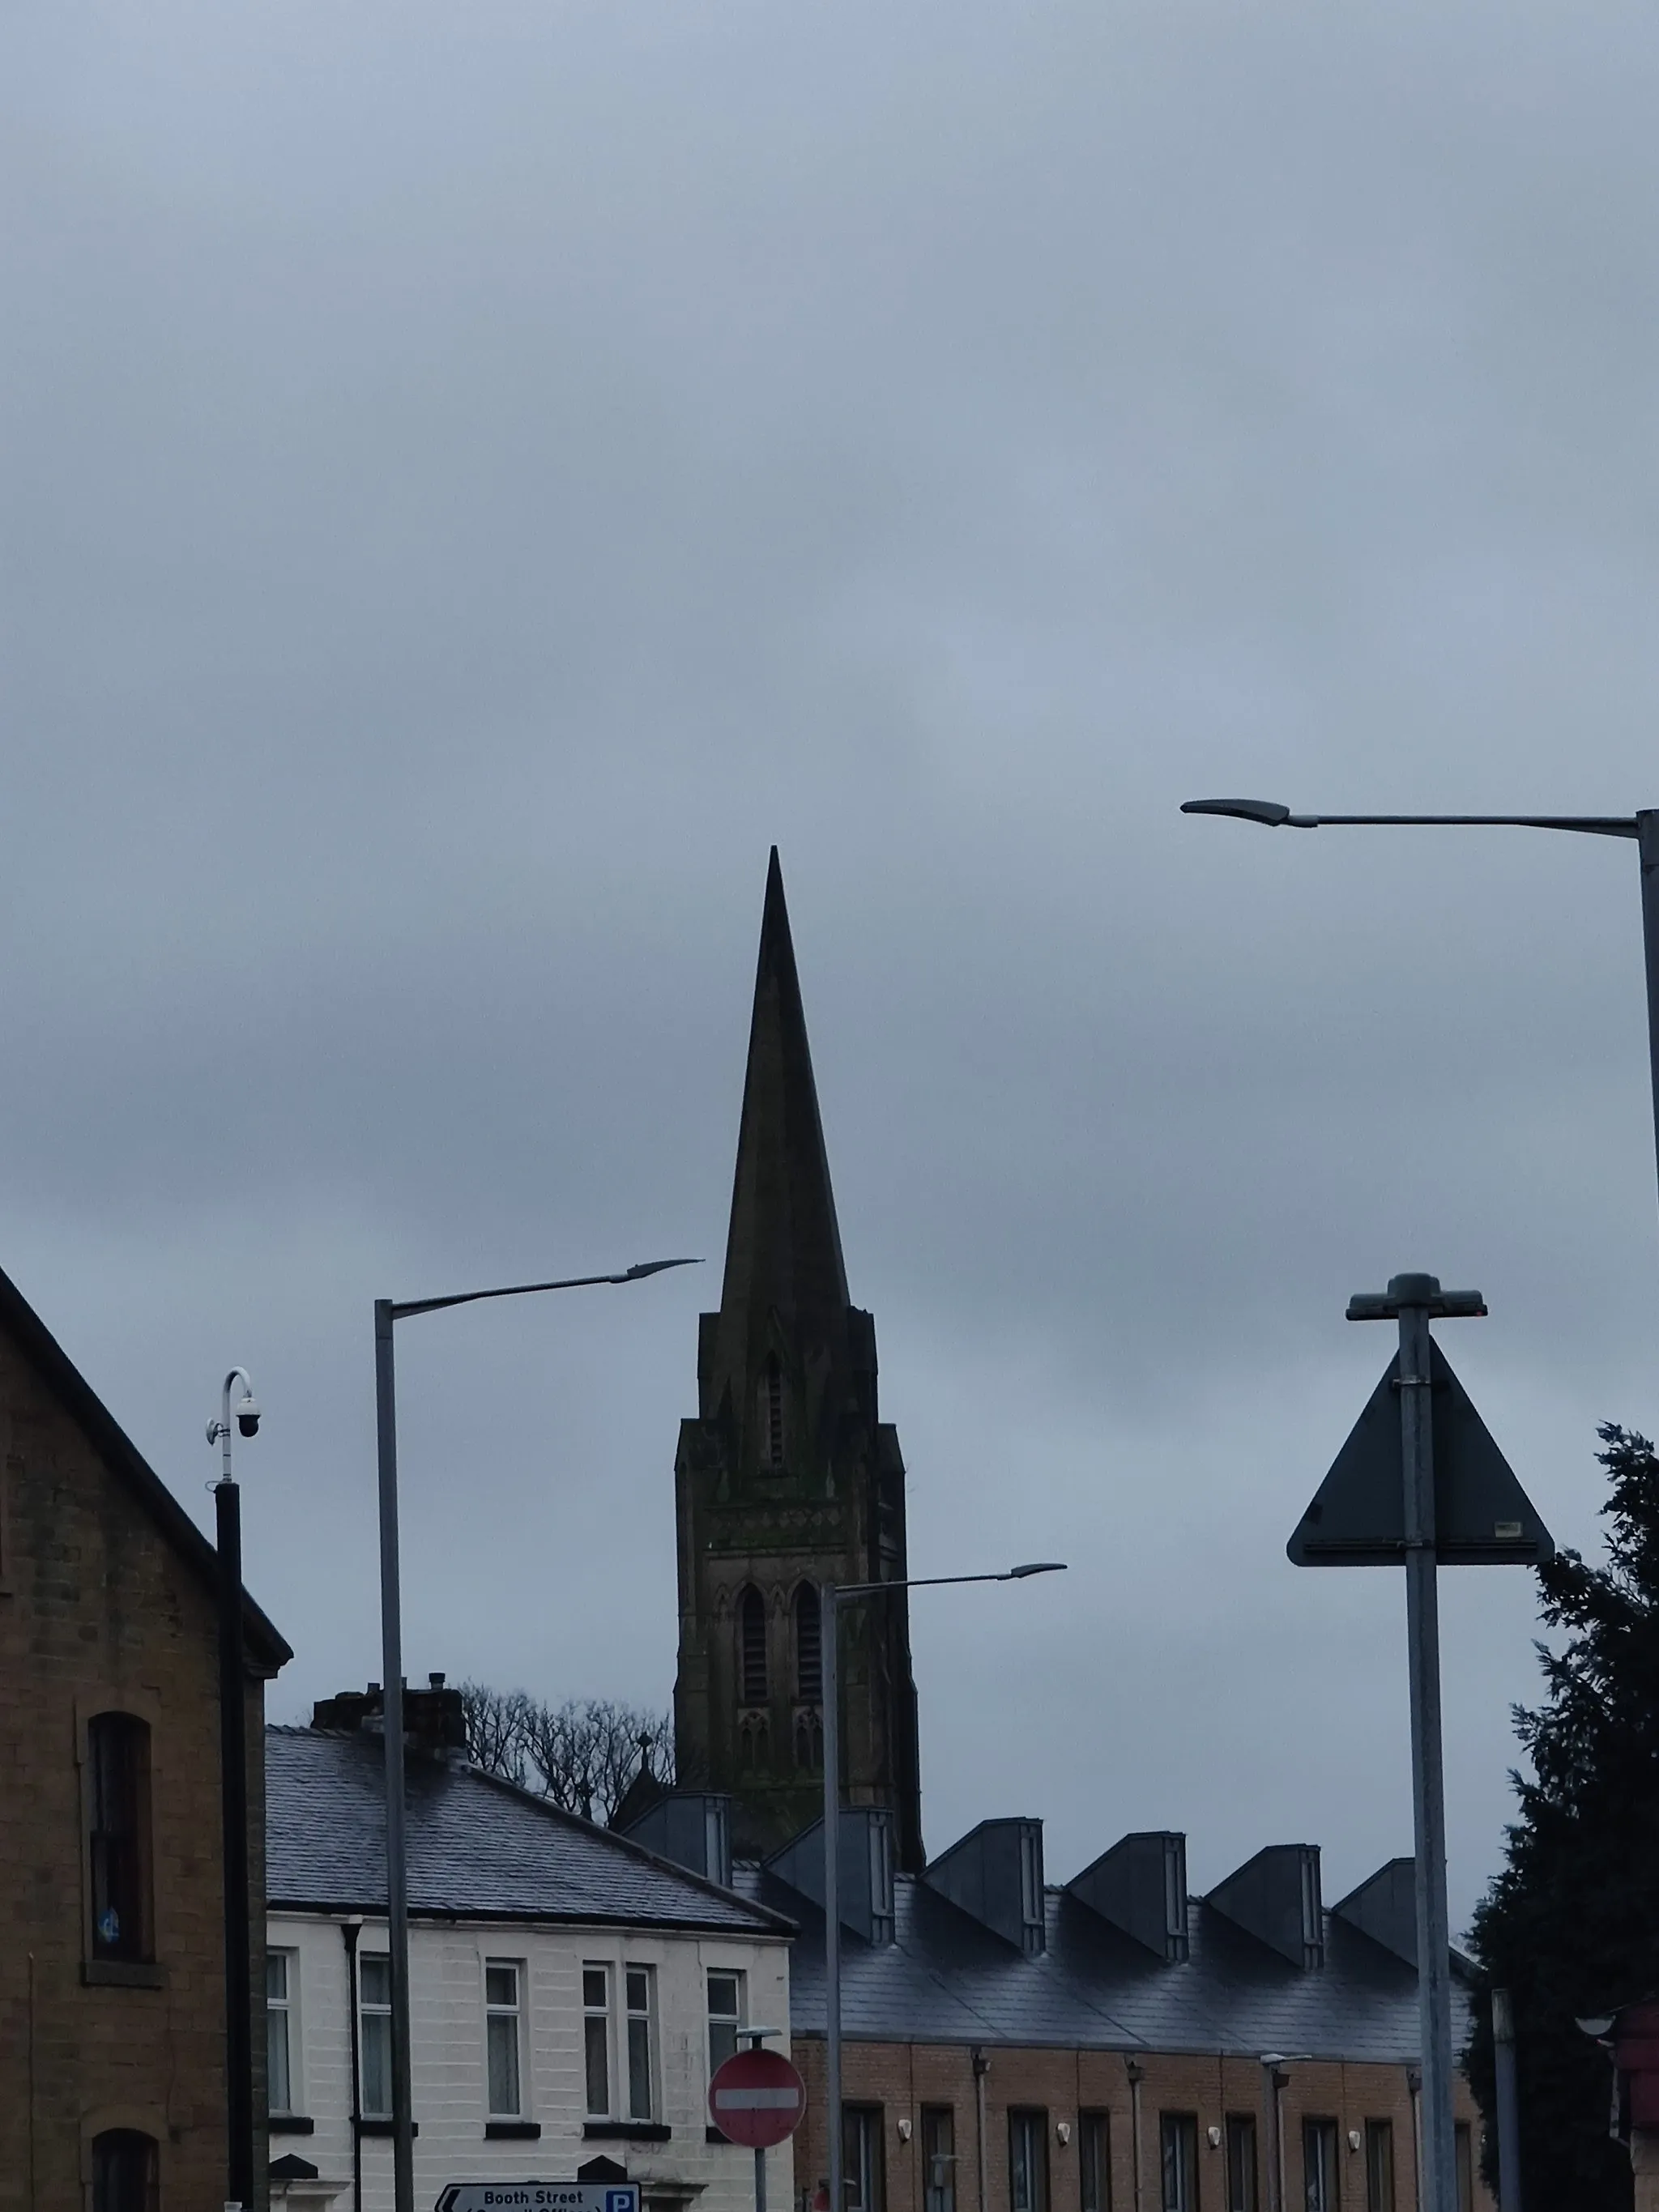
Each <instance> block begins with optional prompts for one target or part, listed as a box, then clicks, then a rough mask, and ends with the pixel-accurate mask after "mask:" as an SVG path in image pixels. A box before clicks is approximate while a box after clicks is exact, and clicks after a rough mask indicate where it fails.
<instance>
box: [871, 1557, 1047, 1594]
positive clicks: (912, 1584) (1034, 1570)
mask: <svg viewBox="0 0 1659 2212" xmlns="http://www.w3.org/2000/svg"><path fill="white" fill-rule="evenodd" d="M1065 1571H1066V1562H1065V1560H1064V1559H1034V1560H1032V1561H1031V1562H1030V1564H1029V1565H1025V1566H1023V1567H1005V1568H1004V1569H1003V1571H1002V1572H1001V1573H1000V1574H995V1575H918V1576H917V1577H915V1579H914V1580H912V1581H908V1582H902V1583H840V1584H838V1585H837V1586H836V1587H835V1588H833V1589H831V1590H830V1592H829V1595H830V1596H831V1597H832V1598H834V1600H835V1601H836V1604H837V1605H842V1604H844V1603H845V1602H846V1601H847V1600H848V1599H849V1598H855V1597H878V1596H880V1595H882V1594H883V1593H884V1592H885V1591H887V1590H913V1589H944V1588H945V1585H946V1584H947V1583H1023V1582H1024V1580H1025V1578H1026V1577H1027V1576H1028V1575H1063V1574H1064V1573H1065Z"/></svg>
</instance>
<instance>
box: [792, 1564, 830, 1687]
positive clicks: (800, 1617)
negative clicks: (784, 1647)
mask: <svg viewBox="0 0 1659 2212" xmlns="http://www.w3.org/2000/svg"><path fill="white" fill-rule="evenodd" d="M794 1613H795V1697H796V1700H797V1702H798V1703H799V1704H801V1705H818V1704H820V1703H821V1702H822V1700H823V1623H822V1620H821V1619H820V1616H819V1613H818V1593H817V1584H816V1583H799V1584H798V1585H797V1587H796V1590H795V1604H794Z"/></svg>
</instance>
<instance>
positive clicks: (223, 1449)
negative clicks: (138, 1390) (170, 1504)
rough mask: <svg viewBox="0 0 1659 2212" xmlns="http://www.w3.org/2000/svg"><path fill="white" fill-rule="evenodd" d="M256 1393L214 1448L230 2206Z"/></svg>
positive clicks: (245, 1991)
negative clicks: (233, 1461) (247, 1548)
mask: <svg viewBox="0 0 1659 2212" xmlns="http://www.w3.org/2000/svg"><path fill="white" fill-rule="evenodd" d="M239 1382H240V1384H241V1385H242V1388H243V1389H244V1390H245V1391H246V1394H247V1395H246V1401H245V1402H246V1404H248V1405H250V1406H251V1405H252V1402H253V1386H252V1383H250V1382H249V1381H248V1379H247V1376H246V1374H245V1373H244V1372H243V1370H241V1369H240V1367H233V1368H232V1369H231V1370H230V1372H229V1374H228V1375H227V1376H226V1377H225V1387H224V1393H223V1401H222V1406H221V1408H220V1417H219V1419H218V1420H217V1421H210V1423H209V1424H208V1442H209V1443H217V1444H218V1445H219V1447H220V1453H221V1458H220V1467H221V1473H220V1476H219V1480H218V1481H217V1482H216V1483H215V1484H214V1486H213V1504H214V1518H215V1522H216V1533H217V1536H218V1546H219V1778H220V1779H219V1797H220V1810H221V1814H222V1821H223V1832H224V1877H225V1897H224V1904H225V2124H226V2160H225V2202H226V2205H227V2207H231V2206H237V2207H250V2208H251V2207H252V2203H253V1992H252V1972H251V1963H250V1954H251V1950H252V1939H251V1933H250V1928H249V1900H248V1867H247V1682H246V1664H245V1661H244V1656H243V1648H242V1504H241V1494H240V1492H239V1491H238V1489H237V1487H236V1484H235V1481H234V1479H233V1477H232V1474H231V1467H230V1438H231V1413H230V1388H231V1385H232V1383H239Z"/></svg>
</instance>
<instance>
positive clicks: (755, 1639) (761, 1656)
mask: <svg viewBox="0 0 1659 2212" xmlns="http://www.w3.org/2000/svg"><path fill="white" fill-rule="evenodd" d="M738 1675H739V1678H740V1681H741V1686H742V1692H743V1703H744V1705H764V1704H765V1703H766V1601H765V1599H764V1598H763V1596H762V1595H761V1594H760V1592H759V1591H758V1590H757V1589H755V1588H754V1587H753V1585H752V1584H751V1585H750V1588H749V1589H745V1590H744V1594H743V1595H742V1596H741V1597H740V1598H739V1599H738Z"/></svg>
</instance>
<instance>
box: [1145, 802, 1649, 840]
mask: <svg viewBox="0 0 1659 2212" xmlns="http://www.w3.org/2000/svg"><path fill="white" fill-rule="evenodd" d="M1181 811H1182V813H1183V814H1225V815H1228V816H1230V817H1231V818H1232V819H1233V820H1235V821H1238V822H1259V823H1261V824H1262V826H1263V828H1264V829H1322V828H1325V827H1329V828H1332V829H1350V828H1355V827H1359V828H1374V829H1398V828H1401V827H1413V828H1423V829H1577V830H1580V831H1582V832H1583V833H1584V834H1585V835H1586V836H1591V837H1637V836H1640V835H1641V830H1640V828H1639V825H1638V823H1637V820H1636V817H1635V816H1634V815H1633V814H1292V813H1291V810H1290V808H1289V807H1288V806H1282V805H1280V804H1279V801H1278V800H1277V799H1186V800H1184V801H1183V802H1182V809H1181Z"/></svg>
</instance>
